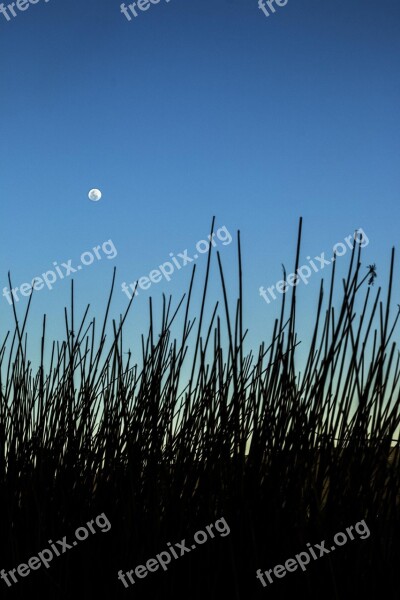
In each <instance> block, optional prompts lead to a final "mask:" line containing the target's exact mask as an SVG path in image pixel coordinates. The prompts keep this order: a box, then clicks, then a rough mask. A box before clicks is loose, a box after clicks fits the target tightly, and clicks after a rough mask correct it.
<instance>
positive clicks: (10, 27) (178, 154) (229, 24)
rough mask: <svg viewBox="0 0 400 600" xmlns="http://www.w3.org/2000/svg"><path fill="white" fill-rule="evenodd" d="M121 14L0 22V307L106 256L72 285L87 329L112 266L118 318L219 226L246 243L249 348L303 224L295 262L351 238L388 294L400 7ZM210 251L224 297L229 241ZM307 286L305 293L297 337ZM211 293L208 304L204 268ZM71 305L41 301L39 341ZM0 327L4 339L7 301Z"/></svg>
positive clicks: (45, 296) (395, 225)
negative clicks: (85, 258)
mask: <svg viewBox="0 0 400 600" xmlns="http://www.w3.org/2000/svg"><path fill="white" fill-rule="evenodd" d="M119 6H120V3H119V2H118V1H111V0H85V2H82V0H80V1H79V2H78V0H68V1H67V0H50V1H49V2H48V3H45V2H44V0H40V1H39V2H38V4H36V5H32V6H30V7H29V10H27V11H25V12H18V11H17V17H15V18H12V19H11V20H10V22H7V21H6V19H5V18H4V17H3V15H1V14H0V54H1V57H2V58H1V62H0V81H1V90H2V93H1V101H0V102H1V111H0V133H1V135H0V165H1V170H0V194H1V204H0V207H1V208H0V228H1V247H2V252H1V256H0V286H1V290H2V289H3V287H4V286H6V285H8V282H7V271H8V270H11V274H12V279H13V283H14V285H17V286H19V285H20V284H21V283H24V282H28V281H30V280H32V278H33V277H35V276H40V274H41V273H43V272H44V271H47V270H49V269H51V268H53V267H52V263H53V262H54V261H57V262H58V263H59V264H60V263H61V262H64V261H65V262H66V261H67V260H68V259H72V260H73V264H75V263H78V262H79V257H80V255H81V254H82V252H84V251H87V250H90V249H91V248H93V247H94V246H97V245H99V244H101V243H102V242H104V241H106V240H109V239H111V240H112V241H113V243H114V245H115V247H116V249H117V251H118V254H117V256H116V258H115V259H114V260H107V259H103V260H102V261H97V260H96V261H95V262H94V263H93V265H91V266H90V267H85V269H83V270H82V271H81V272H79V273H77V274H76V277H75V285H76V292H77V298H78V305H79V307H80V308H81V307H83V306H84V305H86V303H88V302H90V303H91V305H92V307H93V314H96V315H98V314H99V311H101V310H102V309H103V307H104V305H105V302H106V295H107V293H108V289H109V285H110V281H111V275H112V269H113V267H114V266H116V267H117V289H116V294H115V302H114V304H113V310H112V314H113V315H114V316H117V317H118V315H119V313H120V312H121V311H122V310H123V308H124V306H125V305H126V303H127V298H126V296H125V295H124V294H123V293H122V292H121V288H120V286H121V283H122V282H123V281H127V282H133V281H135V279H137V278H139V277H141V276H143V275H147V274H148V273H149V272H150V271H151V270H153V269H156V268H157V266H158V265H160V264H161V263H163V262H165V261H167V260H169V253H170V252H173V253H175V254H177V253H179V252H182V251H183V250H184V249H186V248H187V249H188V252H189V254H191V255H193V253H194V250H193V248H194V246H195V244H196V242H197V241H198V240H200V239H203V238H204V237H206V236H207V234H208V233H209V227H210V223H211V218H212V216H213V215H216V227H217V228H218V227H221V226H222V225H225V226H226V228H227V229H228V230H229V232H230V233H231V234H232V235H234V234H235V232H236V230H237V229H240V230H241V236H242V247H243V260H244V270H245V276H244V291H245V317H246V324H247V326H248V327H249V328H250V330H251V332H252V334H251V336H250V338H249V340H250V341H255V342H257V341H260V340H261V338H262V337H264V333H266V334H267V332H268V331H270V326H271V324H272V317H273V316H275V315H276V314H277V313H278V308H279V307H278V302H275V304H274V303H272V304H270V305H267V304H266V303H265V301H264V300H262V298H261V297H260V296H259V291H258V289H259V287H260V286H261V285H264V286H265V287H267V286H270V285H272V284H274V283H275V282H276V281H277V280H279V279H281V263H282V262H283V263H285V266H286V267H287V269H288V271H290V270H291V268H292V264H293V260H294V252H295V244H296V235H297V226H298V219H299V216H303V218H304V237H303V249H302V259H301V263H305V262H306V260H305V257H306V256H307V255H312V256H316V255H320V254H321V252H323V251H325V252H326V255H327V256H329V255H330V252H331V250H330V249H331V248H332V246H333V244H335V243H336V242H339V241H343V239H344V238H345V237H346V236H348V235H349V234H351V233H352V232H353V231H354V229H356V228H359V227H361V228H363V230H364V231H365V232H366V234H367V235H368V238H369V242H370V243H369V245H368V246H367V247H366V248H365V264H369V263H370V262H376V263H377V265H378V275H379V279H378V281H379V282H381V283H382V284H383V285H384V284H385V282H386V278H387V267H388V261H389V256H390V249H391V246H392V245H395V246H397V247H398V246H399V216H400V206H399V204H400V203H399V200H400V197H399V187H400V169H399V158H400V147H399V124H400V112H399V105H400V86H399V82H400V69H399V66H400V65H399V63H400V60H399V59H400V36H399V26H400V4H399V2H398V1H397V0H383V1H382V2H380V3H377V2H376V1H372V0H352V1H351V2H349V1H347V2H346V1H344V0H341V1H335V2H327V1H325V2H321V1H317V0H303V1H302V2H295V1H294V0H289V2H288V4H287V5H286V6H285V7H282V8H277V10H276V13H275V14H273V15H271V16H270V17H268V18H267V17H265V16H264V15H263V13H262V12H261V11H260V10H259V8H258V3H257V0H230V1H229V0H226V1H223V0H220V1H219V2H216V1H215V0H213V1H211V0H190V1H189V0H185V1H183V0H171V1H170V2H169V3H167V2H166V1H165V0H161V1H160V3H159V4H158V5H154V6H151V8H150V10H148V11H147V12H142V13H140V14H139V16H138V17H137V18H135V19H132V21H131V22H129V21H127V19H126V18H125V17H124V16H123V15H122V14H121V13H120V8H119ZM92 187H99V188H100V189H101V190H102V192H103V198H102V200H101V201H100V202H99V203H97V204H96V203H92V202H90V201H89V200H88V199H87V193H88V190H89V189H90V188H92ZM219 249H220V250H221V256H222V259H223V262H224V265H225V266H226V273H227V275H228V278H229V289H230V290H232V291H233V292H234V293H235V290H236V281H235V279H234V276H235V268H236V250H235V246H234V243H232V244H230V245H226V246H222V245H221V244H219ZM346 260H347V259H346V257H343V258H342V259H341V261H342V263H343V265H345V263H346ZM198 263H199V267H200V271H202V270H203V267H204V266H205V264H206V256H203V257H201V258H199V260H198ZM342 263H341V264H342ZM215 266H216V265H215ZM340 268H341V267H340ZM325 272H326V273H327V274H328V275H330V269H329V268H328V267H326V268H325ZM399 272H400V271H399V270H397V280H398V275H399ZM189 278H190V268H189V267H186V268H185V269H181V270H180V271H177V272H176V273H175V274H174V275H173V277H172V279H171V281H170V282H169V283H167V282H166V281H163V282H160V283H158V284H153V285H152V287H151V289H150V290H149V291H148V292H145V291H142V292H141V293H140V295H139V296H138V298H137V301H138V302H137V305H136V308H135V309H134V310H135V313H134V316H132V320H131V322H130V323H131V324H130V325H129V327H132V330H135V331H136V330H137V331H140V330H142V329H144V328H145V321H144V320H143V319H144V314H145V311H146V310H147V301H148V297H149V296H150V294H151V295H152V296H154V298H155V299H156V304H157V303H158V304H157V306H159V300H160V297H161V294H162V292H165V293H168V294H169V293H173V294H174V295H175V294H177V295H179V294H180V293H181V292H182V291H184V290H185V289H186V286H187V284H188V282H189ZM319 279H320V274H319V273H318V274H315V275H313V277H312V278H311V280H310V284H309V285H308V286H307V287H306V286H304V285H302V287H301V293H300V287H299V294H300V296H301V301H300V310H301V311H303V312H302V315H303V320H302V325H303V326H304V327H305V328H306V329H307V327H306V326H307V324H308V323H309V322H310V319H312V316H313V313H314V310H313V307H314V303H315V300H316V293H317V290H318V285H319ZM212 282H213V283H212V285H213V286H214V285H215V286H216V288H215V289H216V293H217V269H216V268H215V269H214V270H213V279H212ZM196 289H197V290H199V289H200V288H196ZM197 297H198V296H197ZM68 299H69V284H68V279H64V280H62V281H61V280H59V281H57V282H56V283H55V285H54V289H53V290H52V291H49V290H47V289H44V290H41V291H40V292H37V293H36V295H35V297H34V302H33V309H32V327H31V329H32V330H33V332H34V333H35V332H36V333H37V331H38V330H39V323H40V319H39V317H40V315H41V314H42V313H44V312H46V313H47V314H48V315H49V332H50V334H51V335H54V336H59V335H61V332H62V328H63V307H64V305H66V304H68ZM394 301H395V302H400V286H399V285H398V283H397V281H396V284H395V296H394ZM26 303H27V298H24V299H23V300H21V301H20V302H19V303H18V305H17V306H18V310H19V311H21V312H22V310H23V308H24V306H26ZM135 315H136V316H135ZM0 319H1V337H3V335H4V332H5V330H6V329H7V327H9V323H10V322H11V309H10V306H9V305H8V303H7V301H6V299H5V298H4V297H1V298H0ZM135 319H136V320H135ZM37 347H39V345H37Z"/></svg>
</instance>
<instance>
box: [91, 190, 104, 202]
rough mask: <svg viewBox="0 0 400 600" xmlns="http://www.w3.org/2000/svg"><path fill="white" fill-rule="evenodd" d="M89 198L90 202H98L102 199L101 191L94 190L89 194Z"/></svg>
mask: <svg viewBox="0 0 400 600" xmlns="http://www.w3.org/2000/svg"><path fill="white" fill-rule="evenodd" d="M88 198H89V200H92V201H93V202H98V201H99V200H100V198H101V191H100V190H98V189H97V188H93V189H92V190H90V192H89V193H88Z"/></svg>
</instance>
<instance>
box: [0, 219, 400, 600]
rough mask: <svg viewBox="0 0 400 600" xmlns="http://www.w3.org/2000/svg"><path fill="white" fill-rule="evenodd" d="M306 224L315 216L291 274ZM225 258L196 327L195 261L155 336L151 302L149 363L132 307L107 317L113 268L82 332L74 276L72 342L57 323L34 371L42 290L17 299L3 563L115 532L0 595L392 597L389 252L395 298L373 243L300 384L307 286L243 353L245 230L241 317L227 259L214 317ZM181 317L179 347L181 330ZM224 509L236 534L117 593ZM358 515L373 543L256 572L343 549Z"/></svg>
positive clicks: (5, 374)
mask: <svg viewBox="0 0 400 600" xmlns="http://www.w3.org/2000/svg"><path fill="white" fill-rule="evenodd" d="M213 227H214V221H213V223H212V230H213ZM301 231H302V221H301V220H300V224H299V234H298V244H297V251H296V257H295V270H296V269H297V268H298V266H299V256H300V243H301ZM211 260H212V253H211V248H210V253H209V255H208V261H207V268H206V274H205V280H204V286H203V291H202V302H201V307H200V311H199V314H198V318H197V319H194V320H192V319H191V318H190V308H191V301H192V296H193V284H194V278H195V270H196V269H195V267H194V268H193V273H192V276H191V280H190V285H189V289H188V293H187V294H186V295H185V296H184V297H183V298H181V299H180V301H179V302H178V303H177V305H176V306H175V307H173V304H172V299H171V298H169V299H166V298H165V297H164V296H163V305H162V314H161V326H160V327H159V328H158V330H156V327H155V319H154V317H153V304H152V300H151V299H150V301H149V328H148V332H147V335H146V336H142V338H141V355H140V357H137V358H136V357H135V361H136V362H132V361H133V358H132V357H133V356H134V354H133V353H132V352H131V350H128V352H127V348H130V346H131V344H128V346H127V345H126V341H125V337H124V335H123V333H124V324H125V321H126V317H127V315H128V312H129V311H130V310H131V309H132V310H134V307H132V306H131V305H132V302H133V300H134V297H133V300H132V301H131V302H130V303H129V306H128V307H127V310H126V312H125V314H123V315H121V316H120V318H119V319H118V320H112V319H110V311H111V300H112V295H113V290H114V284H115V271H114V276H113V281H112V286H111V292H110V295H109V299H108V303H107V306H106V310H105V316H104V318H103V320H102V322H101V323H100V327H99V325H98V323H97V320H96V319H92V320H91V321H89V322H88V315H89V307H87V309H86V310H85V312H84V315H83V318H81V319H80V320H79V321H78V322H77V319H76V309H75V306H74V287H73V283H72V286H71V307H70V310H69V311H67V310H65V332H66V333H65V340H64V341H62V342H53V343H52V346H51V348H52V350H51V359H50V362H49V364H45V360H44V356H45V347H46V344H47V341H46V317H45V318H44V320H43V335H42V340H41V361H40V367H39V369H38V371H37V372H33V370H32V366H31V363H30V361H29V357H28V356H27V339H26V328H27V320H28V315H29V308H30V304H31V300H32V296H31V297H30V298H29V303H28V308H27V310H26V313H25V314H24V316H23V319H21V320H19V318H18V316H17V312H16V307H15V304H14V305H13V310H14V317H15V328H14V331H13V332H11V333H8V334H7V335H6V336H5V339H4V342H3V343H2V346H1V349H0V384H1V385H0V390H1V391H0V449H1V452H0V498H1V503H2V511H1V517H0V540H1V542H0V546H1V554H0V558H1V562H0V569H1V568H4V569H6V571H8V570H9V569H12V568H15V567H17V565H19V564H20V563H26V562H27V561H28V559H29V557H31V556H33V555H37V553H38V552H39V551H40V550H42V549H43V548H45V547H48V540H49V539H53V540H54V539H61V538H62V537H63V536H64V535H66V536H71V535H72V534H73V532H74V530H75V529H76V528H77V527H79V526H80V525H84V524H85V522H86V521H88V520H90V519H93V518H94V517H95V516H96V515H97V514H99V513H102V512H104V513H105V514H106V515H107V517H108V519H109V520H110V522H111V524H112V528H111V531H110V532H109V533H107V535H104V536H103V535H100V534H98V535H96V536H93V537H92V538H91V539H88V540H87V541H85V543H84V544H83V543H82V544H81V545H78V547H76V548H74V549H73V550H71V551H69V553H68V554H65V555H63V556H61V557H60V558H57V559H56V560H54V561H53V563H52V564H51V567H50V568H49V569H45V568H44V567H42V568H41V569H40V570H38V571H37V572H32V573H31V574H30V575H29V576H28V577H27V578H26V579H21V578H19V582H18V583H16V584H14V585H13V586H12V587H11V588H8V587H7V586H6V585H5V583H4V582H3V581H0V586H1V587H2V597H7V596H9V597H10V598H14V597H15V598H26V597H28V596H29V595H31V594H34V593H37V594H40V595H41V597H42V598H51V599H58V598H81V597H82V598H97V597H98V596H99V597H102V596H103V594H106V595H109V594H112V597H118V598H119V597H121V598H125V597H131V596H132V597H133V595H134V596H135V598H140V599H142V598H149V599H151V600H157V599H158V598H176V599H178V598H191V599H192V598H204V597H207V598H209V599H213V598H215V599H219V598H224V597H225V596H227V597H230V598H233V599H246V600H247V599H253V598H264V597H266V595H268V597H273V598H292V597H293V595H294V594H296V595H298V594H300V596H302V594H304V595H307V597H309V598H318V599H319V598H340V599H343V598H375V597H377V595H378V594H379V593H380V592H381V589H382V586H383V583H385V584H387V585H389V586H393V590H394V589H396V588H395V587H394V586H395V585H398V573H397V571H396V560H397V562H398V555H399V534H400V531H399V523H400V519H399V516H400V514H399V479H400V471H399V452H398V450H399V443H398V439H397V438H398V430H399V423H400V411H399V403H400V397H399V378H400V357H399V352H398V351H397V349H396V345H395V343H394V341H393V338H394V334H395V330H396V326H397V322H398V319H399V310H398V309H397V310H396V312H395V313H394V314H393V315H392V314H391V310H390V306H391V290H392V281H393V272H394V251H392V257H391V265H390V277H389V281H388V285H387V294H386V302H383V301H382V300H381V288H380V287H378V288H376V287H371V284H373V282H374V279H375V276H376V267H375V265H369V266H368V267H367V269H366V268H365V267H362V265H361V247H360V246H358V247H354V249H353V251H352V254H351V257H350V259H349V267H348V273H347V276H346V278H345V279H343V280H342V281H341V282H339V284H338V283H337V281H336V263H333V265H332V272H331V276H330V283H329V285H328V289H327V291H325V288H324V282H321V287H320V292H319V297H318V299H317V302H316V307H315V308H314V307H313V309H312V310H313V311H314V310H315V326H314V330H313V334H312V336H311V342H310V345H309V348H308V351H307V360H306V366H305V368H304V369H303V372H302V373H301V374H299V373H297V371H296V353H297V352H298V345H299V339H298V335H297V333H296V319H297V318H298V317H297V310H296V297H297V294H298V293H299V291H298V290H297V289H296V287H293V289H292V291H291V295H289V293H287V294H283V295H282V304H281V308H280V311H279V317H278V318H277V319H276V320H275V322H274V327H273V334H272V338H271V340H270V342H269V344H267V343H262V344H261V345H260V347H259V348H258V351H257V353H252V352H250V353H249V354H245V353H244V349H243V340H244V339H245V336H246V330H245V329H244V324H243V314H242V309H243V283H242V266H241V245H240V234H239V233H238V297H237V298H236V299H235V300H234V304H233V307H232V305H231V304H230V300H231V299H230V298H228V293H227V286H226V282H225V277H224V272H223V268H222V262H221V258H220V255H219V253H218V252H217V262H218V268H219V275H220V280H221V286H222V303H221V306H220V305H219V304H217V305H216V306H215V307H214V308H213V309H212V311H211V318H210V319H208V321H207V322H206V317H205V315H206V312H207V311H206V306H207V293H208V287H209V280H210V266H211ZM337 287H339V290H340V298H341V299H340V302H339V303H338V306H335V302H334V295H335V294H336V293H337ZM10 289H11V281H10ZM334 292H335V294H334ZM359 305H360V306H361V309H360V310H359V311H358V314H357V311H356V306H359ZM179 319H180V321H179ZM178 322H179V324H180V326H181V335H180V336H179V338H176V337H175V338H173V337H172V331H171V329H172V326H173V325H174V326H176V325H177V324H178ZM98 329H99V331H98ZM223 340H228V342H227V343H224V342H223ZM189 350H190V351H189ZM126 357H127V358H126ZM188 360H190V363H189V365H187V361H188ZM185 373H187V374H188V375H187V377H186V380H185V379H184V374H185ZM220 517H224V518H225V519H226V521H227V522H228V524H229V526H230V529H231V534H230V535H229V536H228V537H226V538H223V539H215V540H209V541H208V542H207V543H206V544H204V545H203V546H202V547H201V548H200V547H199V548H198V549H197V550H196V552H193V553H191V555H190V556H189V555H186V556H185V557H182V559H181V560H179V561H176V563H174V564H171V565H170V566H169V569H168V571H167V572H165V573H164V571H161V572H160V571H158V572H156V573H152V574H151V575H148V576H147V577H146V579H145V580H143V581H140V582H137V583H135V585H134V586H132V587H131V588H130V589H129V590H125V589H124V587H123V586H122V585H121V583H120V582H119V581H118V579H117V572H118V571H119V569H123V570H124V571H127V570H130V569H134V568H135V566H136V565H138V564H143V562H144V561H146V560H147V559H148V558H149V557H151V556H155V555H156V554H157V553H158V552H160V551H161V550H163V549H164V547H165V545H166V542H168V541H171V542H174V541H179V540H181V539H182V538H190V537H191V536H193V534H194V533H195V532H196V530H198V529H202V528H203V527H204V526H205V525H206V524H208V523H210V522H213V521H215V520H216V519H218V518H220ZM362 519H365V521H366V523H367V525H368V527H369V529H370V531H371V536H370V537H369V538H368V539H366V540H354V541H353V542H348V543H347V544H346V545H344V546H343V547H342V548H341V549H340V550H339V551H338V552H337V553H336V552H335V553H331V554H330V555H329V556H326V557H324V558H321V560H318V561H316V562H315V563H312V564H310V565H309V566H308V569H307V571H306V572H304V573H303V572H302V571H299V570H298V571H297V572H295V573H290V574H289V573H288V574H287V575H286V576H285V578H284V579H279V580H275V581H274V583H273V584H271V585H270V586H269V587H268V588H265V589H264V588H263V587H262V586H261V585H260V583H259V582H258V581H257V579H256V577H255V573H256V570H257V569H259V568H261V569H262V570H264V569H271V568H273V567H274V565H276V564H279V563H280V564H283V563H284V562H285V561H286V560H287V559H288V558H290V557H293V556H294V555H295V554H296V553H298V552H301V551H304V550H305V549H306V543H307V542H311V543H315V542H316V543H319V542H320V541H321V540H323V539H331V538H332V537H333V535H334V534H335V533H336V532H338V531H345V528H346V527H347V526H349V525H353V524H354V523H356V522H358V521H360V520H362ZM3 594H4V596H3Z"/></svg>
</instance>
